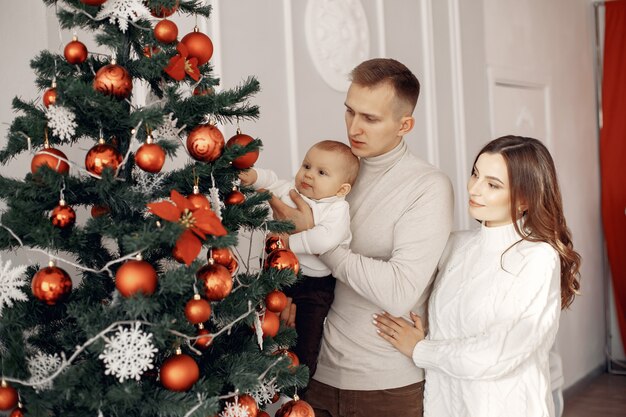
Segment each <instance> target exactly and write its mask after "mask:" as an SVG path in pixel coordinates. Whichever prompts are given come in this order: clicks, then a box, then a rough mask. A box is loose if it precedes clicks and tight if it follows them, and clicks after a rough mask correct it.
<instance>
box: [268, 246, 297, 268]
mask: <svg viewBox="0 0 626 417" xmlns="http://www.w3.org/2000/svg"><path fill="white" fill-rule="evenodd" d="M264 266H265V268H266V269H267V268H276V269H280V270H282V269H291V270H292V271H293V273H294V274H297V273H298V271H299V270H300V263H299V262H298V257H297V256H296V254H295V253H293V252H292V251H290V250H289V249H276V250H275V251H274V252H272V253H270V254H269V255H267V258H265V265H264Z"/></svg>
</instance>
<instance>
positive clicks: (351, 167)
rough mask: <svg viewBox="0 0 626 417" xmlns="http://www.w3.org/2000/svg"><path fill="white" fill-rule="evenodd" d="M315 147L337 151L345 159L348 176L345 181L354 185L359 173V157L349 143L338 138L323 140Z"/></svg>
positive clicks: (344, 163)
mask: <svg viewBox="0 0 626 417" xmlns="http://www.w3.org/2000/svg"><path fill="white" fill-rule="evenodd" d="M313 147H314V148H317V149H321V150H323V151H328V152H333V153H336V154H337V155H339V156H340V157H341V159H342V160H343V165H344V169H345V174H346V178H345V181H346V182H347V183H348V184H350V185H353V184H354V181H356V177H357V175H359V158H357V157H356V156H355V155H354V154H353V153H352V150H351V149H350V147H349V146H348V145H346V144H345V143H342V142H339V141H336V140H323V141H321V142H317V143H316V144H315V145H313Z"/></svg>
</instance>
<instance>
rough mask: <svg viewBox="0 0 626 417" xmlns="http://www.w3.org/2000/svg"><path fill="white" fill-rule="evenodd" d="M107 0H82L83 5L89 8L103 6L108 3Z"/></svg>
mask: <svg viewBox="0 0 626 417" xmlns="http://www.w3.org/2000/svg"><path fill="white" fill-rule="evenodd" d="M106 1H107V0H80V2H81V3H83V4H86V5H88V6H101V5H103V4H104V3H106Z"/></svg>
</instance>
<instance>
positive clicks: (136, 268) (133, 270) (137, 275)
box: [115, 260, 158, 297]
mask: <svg viewBox="0 0 626 417" xmlns="http://www.w3.org/2000/svg"><path fill="white" fill-rule="evenodd" d="M157 282H158V279H157V273H156V271H155V270H154V268H153V267H152V265H150V264H149V263H148V262H146V261H139V260H132V261H127V262H125V263H124V265H122V266H121V267H120V269H118V270H117V273H116V274H115V288H117V290H118V291H119V292H120V294H122V295H123V296H124V297H132V296H133V295H135V294H137V293H138V292H140V293H143V294H144V295H151V294H153V293H154V291H156V287H157Z"/></svg>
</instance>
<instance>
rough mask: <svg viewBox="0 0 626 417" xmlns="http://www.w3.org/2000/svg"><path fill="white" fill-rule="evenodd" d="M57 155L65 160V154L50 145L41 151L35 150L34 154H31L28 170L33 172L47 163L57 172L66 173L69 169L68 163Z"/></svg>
mask: <svg viewBox="0 0 626 417" xmlns="http://www.w3.org/2000/svg"><path fill="white" fill-rule="evenodd" d="M49 154H53V155H49ZM54 155H56V156H54ZM57 156H58V157H60V158H64V159H66V160H67V156H66V155H65V154H64V153H63V152H61V151H60V150H58V149H54V148H50V147H48V148H45V147H44V148H43V149H42V150H41V151H39V152H37V153H36V154H35V156H33V160H32V161H31V163H30V172H32V173H33V174H35V173H36V172H37V170H39V168H41V167H42V166H44V165H47V166H48V167H50V168H51V169H53V170H55V171H56V172H58V173H59V174H67V173H68V172H69V170H70V165H69V164H68V163H67V162H65V161H64V160H63V159H59V158H57Z"/></svg>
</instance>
